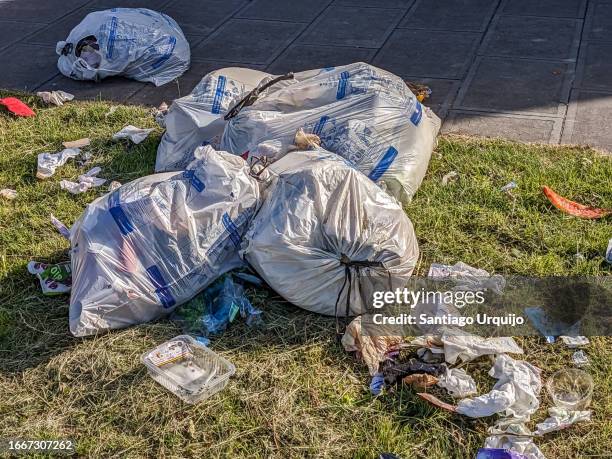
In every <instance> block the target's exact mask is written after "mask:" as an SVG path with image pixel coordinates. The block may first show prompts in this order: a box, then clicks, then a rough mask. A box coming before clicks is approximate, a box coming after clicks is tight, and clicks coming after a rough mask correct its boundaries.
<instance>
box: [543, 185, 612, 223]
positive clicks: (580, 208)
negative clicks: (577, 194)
mask: <svg viewBox="0 0 612 459" xmlns="http://www.w3.org/2000/svg"><path fill="white" fill-rule="evenodd" d="M542 192H543V193H544V195H545V196H546V197H547V198H548V200H549V201H550V202H551V203H552V205H553V206H555V207H556V208H557V209H559V210H560V211H561V212H565V213H566V214H569V215H573V216H574V217H580V218H589V219H595V218H602V217H606V216H607V215H610V214H612V210H610V209H600V208H597V207H591V206H586V205H584V204H580V203H577V202H574V201H570V200H569V199H567V198H564V197H563V196H560V195H558V194H557V193H555V192H554V191H553V190H552V189H551V188H549V187H547V186H544V187H542Z"/></svg>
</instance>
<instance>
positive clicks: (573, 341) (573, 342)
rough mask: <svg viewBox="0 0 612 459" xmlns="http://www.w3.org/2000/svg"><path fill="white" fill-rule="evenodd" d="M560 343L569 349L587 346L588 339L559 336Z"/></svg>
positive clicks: (584, 337)
mask: <svg viewBox="0 0 612 459" xmlns="http://www.w3.org/2000/svg"><path fill="white" fill-rule="evenodd" d="M559 338H560V339H561V341H563V342H564V343H565V345H566V346H567V347H569V348H570V349H574V348H577V347H580V346H586V345H587V344H589V342H590V341H589V339H588V338H587V337H586V336H560V337H559Z"/></svg>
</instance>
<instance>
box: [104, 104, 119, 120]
mask: <svg viewBox="0 0 612 459" xmlns="http://www.w3.org/2000/svg"><path fill="white" fill-rule="evenodd" d="M118 108H119V106H118V105H111V106H110V108H109V109H108V111H107V112H106V113H105V114H104V116H105V117H109V116H111V115H112V114H113V113H115V112H116V111H117V109H118Z"/></svg>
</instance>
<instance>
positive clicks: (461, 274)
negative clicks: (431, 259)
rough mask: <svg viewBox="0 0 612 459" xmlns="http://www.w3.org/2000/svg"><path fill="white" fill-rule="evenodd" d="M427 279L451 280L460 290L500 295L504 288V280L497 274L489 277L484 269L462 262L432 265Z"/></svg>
mask: <svg viewBox="0 0 612 459" xmlns="http://www.w3.org/2000/svg"><path fill="white" fill-rule="evenodd" d="M427 277H429V278H432V279H435V280H453V281H454V282H456V288H457V289H460V290H466V291H468V290H485V289H486V290H491V291H493V292H494V293H497V294H501V293H502V292H503V290H504V287H505V286H506V280H505V279H504V277H503V276H501V275H499V274H493V275H491V274H490V273H489V272H488V271H486V270H484V269H479V268H474V267H473V266H470V265H468V264H467V263H464V262H462V261H459V262H457V263H455V264H454V265H444V264H441V263H432V264H431V266H430V267H429V272H428V273H427Z"/></svg>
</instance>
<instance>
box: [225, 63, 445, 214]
mask: <svg viewBox="0 0 612 459" xmlns="http://www.w3.org/2000/svg"><path fill="white" fill-rule="evenodd" d="M284 83H285V84H283V85H275V86H272V87H271V88H270V89H269V91H268V93H267V94H266V95H265V96H264V97H259V98H258V99H257V100H256V101H255V102H254V103H252V104H251V105H249V106H245V107H244V108H242V109H241V110H240V111H239V112H238V114H237V115H236V116H234V117H233V118H231V119H230V120H229V121H228V123H227V125H226V127H225V131H224V133H223V137H222V139H221V143H220V148H221V149H222V150H225V151H229V152H232V153H235V154H239V155H243V156H247V155H248V157H250V158H253V157H259V156H266V157H267V158H268V159H269V160H272V161H274V160H276V159H278V158H280V157H282V156H283V155H284V154H286V153H287V152H288V151H290V150H292V149H294V148H295V146H294V143H295V142H294V140H295V135H296V133H297V132H298V130H300V129H302V130H303V131H304V132H305V133H306V134H316V135H317V136H318V137H319V138H320V144H321V146H322V147H323V148H325V149H326V150H328V151H331V152H333V153H336V154H338V155H340V156H342V157H343V158H345V159H347V160H348V161H349V162H350V163H351V164H352V165H353V166H354V167H356V168H357V169H358V170H360V171H361V172H363V173H364V174H365V175H367V176H368V177H369V178H370V179H371V180H372V181H374V182H376V183H379V184H380V185H383V186H384V187H385V188H386V190H387V191H388V192H389V193H390V194H392V195H393V196H394V197H396V198H397V199H398V200H400V201H401V202H408V201H410V199H411V198H412V196H413V195H414V193H415V192H416V191H417V189H418V187H419V186H420V184H421V181H422V179H423V177H424V176H425V173H426V171H427V166H428V164H429V159H430V157H431V153H432V151H433V149H434V147H435V143H436V136H437V134H438V131H439V129H440V124H441V123H440V119H439V118H438V117H437V116H436V115H435V114H434V113H433V112H432V111H431V110H430V109H428V108H427V107H425V106H423V105H422V104H421V103H420V102H419V101H418V100H417V98H416V96H415V95H414V94H413V93H412V92H411V91H410V89H409V88H408V86H407V85H406V84H405V82H404V81H403V80H402V79H401V78H399V77H398V76H396V75H393V74H392V73H389V72H386V71H384V70H381V69H379V68H376V67H374V66H372V65H369V64H365V63H355V64H350V65H345V66H342V67H336V68H326V69H318V70H309V71H305V72H299V73H296V74H295V75H294V77H293V79H292V80H288V81H285V82H284Z"/></svg>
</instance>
